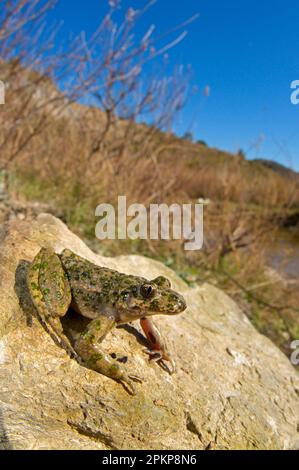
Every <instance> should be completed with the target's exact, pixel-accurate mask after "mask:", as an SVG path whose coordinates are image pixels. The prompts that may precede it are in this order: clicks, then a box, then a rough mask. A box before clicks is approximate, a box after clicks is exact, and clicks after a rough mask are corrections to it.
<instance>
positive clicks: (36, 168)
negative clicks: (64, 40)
mask: <svg viewBox="0 0 299 470" xmlns="http://www.w3.org/2000/svg"><path fill="white" fill-rule="evenodd" d="M3 3H4V7H3V10H2V13H1V15H0V51H1V54H0V57H1V60H0V78H1V80H3V81H4V82H5V83H6V84H7V85H8V87H7V91H6V104H5V106H3V107H2V108H1V114H0V155H1V159H0V169H1V170H2V175H4V176H5V184H6V188H7V191H8V192H9V193H10V196H11V198H13V199H19V200H20V199H23V200H24V199H26V200H36V201H40V202H46V203H48V204H50V205H51V206H52V207H53V208H54V211H55V212H56V213H57V215H59V216H61V217H62V218H63V219H64V220H65V221H66V222H67V223H68V224H69V226H70V227H71V228H72V229H73V230H74V231H76V232H77V233H78V234H79V235H80V236H82V237H84V238H85V239H86V240H87V241H88V242H89V243H90V244H91V245H92V247H93V248H95V249H101V250H102V251H104V252H106V253H109V254H119V253H124V252H138V253H143V254H146V255H149V256H154V257H156V258H158V259H161V260H162V261H163V262H165V263H166V264H168V265H169V266H171V267H173V268H174V269H176V270H177V271H178V273H179V274H180V275H181V276H182V277H183V278H184V279H185V280H186V281H187V282H190V283H192V282H194V283H196V282H201V281H203V280H208V281H210V282H213V283H215V284H217V285H219V286H221V287H222V288H224V289H225V290H226V291H227V292H229V293H230V294H231V295H233V296H234V297H235V298H236V299H237V301H238V302H239V303H240V304H241V305H242V307H243V308H244V310H245V311H246V312H247V314H248V316H249V317H250V318H251V319H252V321H253V322H254V323H255V325H256V326H257V327H258V328H259V329H260V330H261V331H262V332H264V333H265V334H267V335H268V336H270V337H271V338H272V339H274V341H276V343H277V344H279V346H280V347H282V348H283V349H284V350H285V351H286V352H288V345H289V342H290V338H295V337H297V338H298V337H299V327H298V313H299V306H298V301H297V290H298V284H296V283H295V282H293V283H289V282H287V281H283V280H282V279H280V278H279V277H277V276H275V275H273V274H271V275H270V274H269V272H268V271H267V267H266V262H265V257H264V252H265V248H266V247H267V244H269V242H270V241H271V240H272V239H273V237H275V234H276V232H277V230H279V228H280V227H281V226H282V225H283V223H284V220H285V219H286V218H287V217H288V216H289V215H290V214H293V213H298V212H299V185H298V178H296V176H291V175H287V176H286V175H283V174H279V173H277V172H274V171H272V170H271V169H269V168H266V167H265V166H264V165H262V164H261V163H254V162H249V161H247V160H246V159H244V157H242V155H240V154H238V155H232V154H228V153H225V152H221V151H219V150H217V149H211V148H208V147H207V146H205V145H203V144H195V143H192V142H189V141H187V140H182V139H179V138H178V137H176V136H175V135H173V134H172V133H171V127H172V123H173V120H174V118H175V116H176V113H178V112H179V111H180V109H181V108H182V107H183V105H184V103H185V100H186V97H187V95H188V83H189V81H188V71H186V70H183V69H182V68H181V67H178V68H177V69H176V70H174V71H173V72H172V74H171V75H169V76H168V75H167V74H166V71H167V63H166V62H167V57H165V55H164V54H165V52H167V50H168V49H169V48H171V47H173V46H174V45H175V44H176V43H177V42H179V41H180V40H182V39H183V36H184V27H185V25H186V24H187V23H188V22H186V23H185V24H183V25H181V29H179V28H175V29H174V31H172V32H170V35H169V36H166V42H165V37H162V38H156V39H155V40H154V39H153V30H152V29H151V28H150V29H149V30H148V31H146V32H145V34H144V36H143V37H141V38H140V39H139V40H136V39H134V37H133V32H134V27H135V23H136V21H137V20H138V18H139V16H140V15H141V14H144V11H143V12H135V11H133V10H129V11H128V12H126V14H125V17H124V19H123V22H121V23H120V24H117V23H115V21H114V19H113V18H114V13H115V8H116V6H115V5H114V3H115V2H110V4H111V5H110V10H109V11H108V13H107V15H106V16H105V18H104V19H103V21H102V22H101V23H100V25H99V28H98V30H97V31H96V32H95V33H94V35H93V37H92V38H91V39H90V40H89V41H87V40H86V39H85V37H84V35H81V36H80V37H78V38H77V39H76V41H73V43H72V45H71V47H70V49H69V50H68V51H67V54H66V51H65V50H61V51H60V50H57V48H56V49H54V50H55V53H54V52H52V53H51V51H52V47H53V43H55V41H54V38H55V29H53V30H52V32H50V31H49V32H48V34H47V37H48V38H49V37H50V38H51V39H50V40H48V41H47V42H44V41H43V44H44V47H43V49H41V48H40V40H39V38H40V35H41V32H40V30H41V27H42V25H43V22H44V17H45V15H46V14H47V9H48V8H49V7H51V2H40V1H38V0H36V1H33V2H32V1H30V2H29V1H28V0H15V1H13V2H11V1H4V2H3ZM41 3H42V4H43V8H42V9H41V8H39V9H38V10H36V7H37V6H40V4H41ZM145 10H146V8H145ZM36 11H38V13H36ZM29 30H30V31H31V36H30V40H29V39H28V37H29V36H28V31H29ZM50 33H51V34H52V35H53V38H52V36H51V34H50ZM43 34H45V33H43ZM171 35H172V36H171ZM32 37H34V38H35V40H32ZM26 38H27V40H26ZM108 45H109V47H108ZM45 50H47V54H46V56H45V54H44V52H45ZM16 51H17V53H16ZM29 51H30V53H29ZM45 57H46V58H47V59H45ZM144 71H146V74H144ZM164 72H165V76H164V75H163V73H164ZM145 76H146V79H145V78H144V77H145ZM157 76H159V77H162V78H159V79H157V78H156V77H157ZM163 77H164V78H163ZM55 82H56V83H57V82H58V83H59V84H60V85H61V84H63V87H64V89H65V90H67V92H64V93H62V92H58V90H57V88H56V85H54V83H55ZM83 102H85V103H87V104H85V105H84V104H82V103H83ZM79 103H80V104H79ZM141 120H147V122H148V124H147V125H146V124H137V122H141ZM123 194H125V195H126V196H127V199H128V203H131V202H137V201H138V202H139V203H143V204H145V205H146V206H147V205H149V204H150V203H153V202H158V203H161V202H168V203H171V202H177V203H180V202H196V201H197V199H198V198H205V199H206V198H208V199H210V201H211V202H210V204H209V205H208V206H207V207H205V212H204V214H205V215H204V223H205V226H204V235H205V244H204V249H203V250H202V251H200V252H186V251H184V249H183V247H182V242H181V241H180V242H174V241H173V242H167V243H165V242H150V241H145V240H143V241H141V240H135V241H122V242H120V241H114V242H112V241H105V242H101V244H99V242H97V241H95V237H94V227H95V222H96V220H95V217H94V210H95V207H96V206H97V205H98V204H99V203H101V202H111V203H114V204H115V203H116V201H117V196H118V195H123Z"/></svg>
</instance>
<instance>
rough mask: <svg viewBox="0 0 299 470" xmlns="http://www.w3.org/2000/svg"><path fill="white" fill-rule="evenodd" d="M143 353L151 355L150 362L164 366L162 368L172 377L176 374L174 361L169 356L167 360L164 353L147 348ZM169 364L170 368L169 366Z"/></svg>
mask: <svg viewBox="0 0 299 470" xmlns="http://www.w3.org/2000/svg"><path fill="white" fill-rule="evenodd" d="M143 351H144V352H145V353H146V354H148V355H149V361H151V362H157V363H158V364H160V365H161V366H162V368H163V369H164V370H165V371H167V372H168V373H169V374H170V375H172V374H174V373H175V372H176V365H175V362H174V360H173V359H172V358H171V357H169V356H168V355H167V358H166V357H164V352H163V351H155V350H153V349H148V348H145V349H143ZM166 362H167V363H166ZM168 362H169V364H170V366H169V365H168Z"/></svg>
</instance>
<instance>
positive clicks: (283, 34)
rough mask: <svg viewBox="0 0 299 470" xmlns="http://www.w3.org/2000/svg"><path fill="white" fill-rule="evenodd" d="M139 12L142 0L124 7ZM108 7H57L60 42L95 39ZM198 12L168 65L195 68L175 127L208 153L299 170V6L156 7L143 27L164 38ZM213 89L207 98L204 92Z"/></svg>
mask: <svg viewBox="0 0 299 470" xmlns="http://www.w3.org/2000/svg"><path fill="white" fill-rule="evenodd" d="M121 3H122V6H123V8H124V9H125V10H126V9H127V8H128V7H129V6H132V7H134V8H137V9H138V8H140V7H141V6H142V5H144V2H143V0H123V1H122V2H121ZM106 4H107V1H106V0H84V1H82V0H72V1H71V0H60V1H59V3H58V5H57V6H56V8H55V9H54V10H53V12H52V13H51V17H52V18H53V19H55V20H58V21H61V20H63V22H64V23H63V27H62V29H61V31H60V35H59V38H60V39H61V40H63V39H67V38H68V37H69V35H70V33H73V34H77V33H78V32H80V31H81V30H85V31H86V32H87V34H91V33H92V31H93V30H94V29H95V28H96V26H97V24H98V22H99V21H100V19H101V18H102V16H103V12H104V11H105V5H106ZM194 13H198V14H199V18H198V19H197V20H196V21H195V22H194V23H192V24H191V25H189V26H188V36H187V37H186V38H185V40H184V41H183V42H182V43H180V44H179V45H178V46H177V47H176V48H175V49H173V50H172V51H170V59H169V60H170V63H171V64H173V65H175V64H177V63H182V64H185V65H188V64H190V65H191V66H192V69H193V84H194V85H196V86H197V87H198V88H199V93H198V95H197V96H194V97H193V98H191V99H190V100H189V103H188V104H187V106H186V108H185V110H184V111H183V112H182V114H181V116H180V119H179V121H178V122H177V124H176V129H175V130H176V132H177V133H178V134H182V133H184V132H185V131H186V130H189V131H191V132H192V133H193V135H194V137H195V138H196V139H203V140H205V141H206V142H207V143H208V144H209V145H210V146H212V147H218V148H221V149H226V150H229V151H237V150H238V149H239V148H242V149H243V150H244V151H245V152H246V154H247V155H248V158H269V159H274V160H276V161H278V162H280V163H283V164H286V165H288V166H292V167H293V168H295V169H296V170H299V104H298V105H297V106H295V105H293V104H291V101H290V95H291V89H290V83H291V82H292V81H293V80H296V79H297V80H299V27H298V25H299V5H298V0H297V1H295V0H284V1H283V0H271V2H270V1H261V0H259V1H258V0H242V1H240V0H239V1H237V0H226V1H222V0H217V1H212V0H182V1H178V0H172V1H171V0H158V1H157V3H156V4H155V5H154V6H153V7H151V9H150V10H149V11H148V12H147V14H146V15H145V16H144V17H143V18H142V19H141V21H140V22H139V26H138V30H139V31H140V32H142V31H145V30H146V29H147V27H148V26H149V25H150V24H152V23H154V24H155V25H156V28H157V31H158V32H164V31H167V30H168V29H170V28H172V27H173V26H175V25H177V24H179V23H180V22H182V21H183V20H185V19H187V18H188V17H191V16H192V15H193V14H194ZM205 86H209V87H210V96H209V97H205V96H204V93H203V90H204V87H205Z"/></svg>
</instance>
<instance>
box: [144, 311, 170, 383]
mask: <svg viewBox="0 0 299 470" xmlns="http://www.w3.org/2000/svg"><path fill="white" fill-rule="evenodd" d="M140 325H141V328H142V329H143V331H144V333H145V336H146V337H147V340H148V341H149V343H150V346H151V349H150V350H146V352H147V353H148V354H149V355H150V356H151V358H152V359H153V360H154V361H160V360H162V361H163V360H164V361H169V362H170V364H171V369H169V368H168V370H169V372H170V373H171V374H173V373H174V372H175V370H176V366H175V362H174V360H173V359H172V358H171V357H170V355H169V352H168V350H167V346H166V344H165V342H164V340H163V338H162V335H161V333H160V331H159V329H158V327H157V326H156V325H155V324H154V323H153V321H152V320H150V319H149V318H146V317H143V318H141V319H140Z"/></svg>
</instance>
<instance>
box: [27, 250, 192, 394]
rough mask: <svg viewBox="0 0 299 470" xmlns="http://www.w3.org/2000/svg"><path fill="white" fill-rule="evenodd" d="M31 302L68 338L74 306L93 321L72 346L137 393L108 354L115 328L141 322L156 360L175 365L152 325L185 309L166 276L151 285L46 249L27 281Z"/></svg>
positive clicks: (131, 377) (94, 366)
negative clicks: (67, 319)
mask: <svg viewBox="0 0 299 470" xmlns="http://www.w3.org/2000/svg"><path fill="white" fill-rule="evenodd" d="M27 283H28V288H29V291H30V295H31V298H32V300H33V303H34V305H35V308H36V310H37V312H38V313H39V316H40V317H42V318H43V319H44V320H45V321H46V322H48V323H50V325H51V326H52V327H53V328H54V331H55V332H57V331H59V336H60V337H61V335H63V330H62V326H61V322H60V319H59V318H60V317H63V316H64V315H65V314H66V312H67V310H68V308H69V307H71V308H72V309H74V310H75V311H76V312H77V313H79V314H81V315H83V316H84V317H86V318H88V319H89V322H88V325H87V327H86V329H85V330H84V331H83V332H82V333H81V334H80V336H79V337H78V338H77V339H76V341H75V343H74V346H71V347H72V348H73V350H74V351H75V353H76V354H77V355H78V356H79V358H80V359H81V360H83V362H84V363H85V364H86V365H87V366H88V367H90V368H91V369H93V370H95V371H98V372H99V373H101V374H104V375H106V376H108V377H110V378H112V379H115V380H117V381H119V382H121V383H123V384H124V385H125V386H127V387H128V388H129V391H131V392H132V393H135V389H134V386H133V384H132V381H137V382H141V379H140V378H139V377H137V376H135V375H128V374H127V373H126V371H125V368H124V365H122V364H120V362H119V361H117V360H115V359H113V358H112V357H111V356H110V355H108V354H106V353H105V352H104V351H103V350H102V349H101V347H100V343H101V341H102V340H103V339H104V338H105V336H106V335H107V333H108V332H109V331H110V330H111V329H112V328H113V327H115V326H117V325H120V324H123V323H127V322H131V321H134V320H140V324H141V327H142V328H143V331H144V332H145V334H146V337H147V339H148V341H149V344H150V350H149V353H150V354H151V355H152V357H153V358H154V359H155V360H162V361H163V360H165V361H170V362H171V364H172V369H173V370H172V371H174V363H173V361H172V360H171V357H170V355H169V353H168V350H167V347H166V345H165V343H164V341H163V339H162V336H161V334H160V332H159V330H158V328H157V327H156V326H155V325H154V323H153V322H152V321H151V320H150V318H148V317H151V316H153V315H157V314H166V315H176V314H178V313H180V312H183V310H185V309H186V302H185V300H184V298H183V296H182V295H181V294H179V293H178V292H175V291H174V290H172V289H171V285H170V282H169V280H168V279H166V278H165V277H163V276H159V277H156V278H155V279H152V280H151V281H148V280H146V279H145V278H143V277H138V276H131V275H127V274H123V273H120V272H118V271H115V270H112V269H108V268H105V267H101V266H97V265H95V264H93V263H91V262H90V261H88V260H86V259H84V258H81V257H80V256H78V255H76V254H75V253H73V252H72V251H70V250H67V249H65V250H64V251H63V252H62V253H61V254H56V253H55V252H54V251H52V250H51V249H48V248H41V250H40V251H39V253H38V254H37V255H36V257H35V258H34V260H33V262H32V263H31V265H30V268H29V270H28V276H27Z"/></svg>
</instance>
